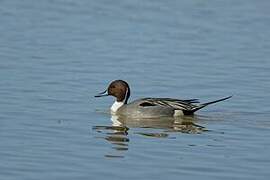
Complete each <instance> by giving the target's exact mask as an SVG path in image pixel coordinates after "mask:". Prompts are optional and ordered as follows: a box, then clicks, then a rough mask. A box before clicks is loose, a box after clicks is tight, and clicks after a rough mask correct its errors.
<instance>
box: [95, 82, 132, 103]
mask: <svg viewBox="0 0 270 180" xmlns="http://www.w3.org/2000/svg"><path fill="white" fill-rule="evenodd" d="M103 96H114V97H115V98H116V102H122V103H123V104H127V102H128V99H129V96H130V88H129V85H128V83H127V82H126V81H123V80H115V81H113V82H111V83H110V85H109V87H108V88H107V89H106V90H105V91H103V92H101V93H99V94H98V95H96V96H95V97H103Z"/></svg>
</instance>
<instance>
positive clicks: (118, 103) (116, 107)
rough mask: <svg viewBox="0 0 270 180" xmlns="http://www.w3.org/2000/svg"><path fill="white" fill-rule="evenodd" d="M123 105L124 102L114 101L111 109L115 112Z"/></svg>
mask: <svg viewBox="0 0 270 180" xmlns="http://www.w3.org/2000/svg"><path fill="white" fill-rule="evenodd" d="M123 105H124V102H117V101H115V102H114V103H113V105H112V107H111V111H112V112H113V113H115V112H116V111H117V110H118V109H119V108H120V107H121V106H123Z"/></svg>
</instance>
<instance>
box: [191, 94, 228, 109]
mask: <svg viewBox="0 0 270 180" xmlns="http://www.w3.org/2000/svg"><path fill="white" fill-rule="evenodd" d="M231 97H232V96H228V97H225V98H222V99H218V100H215V101H211V102H207V103H203V104H200V105H198V106H197V107H195V108H193V109H192V110H191V112H192V113H194V112H195V111H198V110H199V109H202V108H204V107H205V106H208V105H209V104H214V103H217V102H220V101H225V100H227V99H230V98H231Z"/></svg>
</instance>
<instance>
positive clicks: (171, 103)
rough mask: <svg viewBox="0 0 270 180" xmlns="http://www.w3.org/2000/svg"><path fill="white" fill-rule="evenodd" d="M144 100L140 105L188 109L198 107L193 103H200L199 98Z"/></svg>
mask: <svg viewBox="0 0 270 180" xmlns="http://www.w3.org/2000/svg"><path fill="white" fill-rule="evenodd" d="M142 100H143V102H142V103H141V104H140V106H164V107H171V108H174V109H180V110H187V111H189V110H192V109H194V108H195V107H197V106H196V105H194V104H192V103H199V101H198V99H187V100H180V99H172V98H144V99H142Z"/></svg>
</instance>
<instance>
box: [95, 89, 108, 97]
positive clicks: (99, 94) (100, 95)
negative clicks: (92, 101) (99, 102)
mask: <svg viewBox="0 0 270 180" xmlns="http://www.w3.org/2000/svg"><path fill="white" fill-rule="evenodd" d="M104 96H109V94H108V91H107V90H105V91H103V92H101V93H98V94H97V95H95V97H104Z"/></svg>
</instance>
